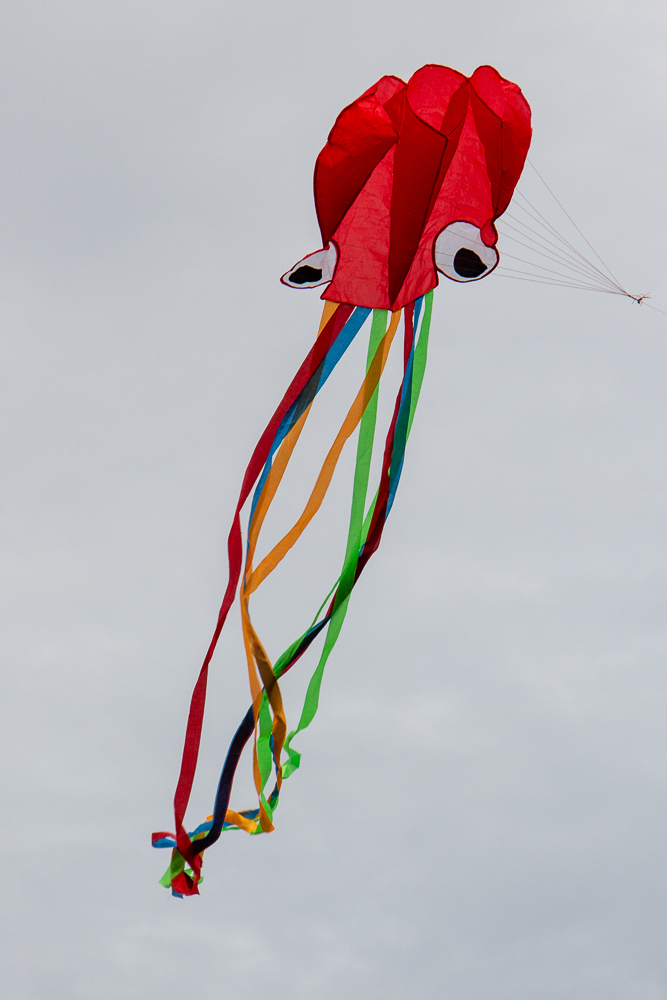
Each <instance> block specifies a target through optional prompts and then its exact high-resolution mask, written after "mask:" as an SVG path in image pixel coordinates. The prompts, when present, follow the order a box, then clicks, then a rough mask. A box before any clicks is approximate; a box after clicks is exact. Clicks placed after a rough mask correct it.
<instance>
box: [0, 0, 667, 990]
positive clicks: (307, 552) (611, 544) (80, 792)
mask: <svg viewBox="0 0 667 1000" xmlns="http://www.w3.org/2000/svg"><path fill="white" fill-rule="evenodd" d="M1 10H2V15H1V21H2V23H1V30H0V50H1V52H0V108H1V110H0V121H1V123H2V127H1V129H0V137H1V143H2V154H1V156H0V262H1V270H0V290H1V298H2V331H3V336H2V345H3V347H2V364H1V365H0V378H1V379H2V384H3V391H2V395H1V406H2V416H3V419H2V421H1V423H0V441H1V446H2V470H3V476H2V479H3V489H2V491H1V507H0V511H1V515H0V525H1V530H2V548H3V560H2V588H3V597H4V599H3V602H2V604H3V613H2V623H3V624H2V647H3V654H2V664H3V698H2V703H3V710H2V713H3V718H2V726H1V729H0V731H1V732H2V743H3V748H4V755H3V756H4V760H5V764H4V767H3V768H2V778H1V781H2V804H3V842H4V856H5V858H6V862H5V872H4V891H3V893H2V898H3V902H2V933H1V935H0V940H1V941H2V946H1V947H2V949H3V951H4V957H3V971H2V992H3V994H4V995H6V996H7V997H9V998H11V1000H153V998H156V997H160V998H161V1000H176V998H178V1000H181V998H182V997H184V996H187V997H193V998H194V997H197V998H200V1000H220V998H223V1000H227V998H230V1000H231V998H232V997H237V996H254V997H255V996H257V997H259V996H264V995H270V996H272V997H274V998H275V1000H341V998H344V1000H387V998H390V1000H394V998H396V1000H399V998H400V1000H413V998H420V1000H422V998H423V1000H523V998H525V1000H542V998H545V1000H546V998H549V1000H665V998H667V959H666V951H665V936H666V933H667V926H666V920H665V900H666V897H667V878H666V875H667V869H666V864H665V862H666V858H667V838H666V837H665V832H666V830H665V827H666V821H667V739H666V735H665V715H666V712H667V665H666V662H665V660H666V654H667V625H666V623H665V602H666V600H667V466H666V464H665V452H666V450H667V393H666V391H665V387H666V383H667V316H663V315H661V314H659V313H657V312H652V311H650V310H648V309H646V308H644V307H642V308H638V307H637V306H636V305H635V304H634V303H632V302H631V301H630V300H628V299H624V298H621V297H615V296H610V295H597V294H590V293H586V292H581V291H573V290H569V289H560V288H551V287H548V286H542V285H530V284H524V283H522V282H519V281H512V280H508V279H503V278H501V277H500V276H499V275H492V276H490V277H489V278H488V280H486V281H482V282H479V283H476V284H473V285H468V286H455V285H454V284H452V283H450V282H446V281H445V282H444V283H443V284H442V285H441V286H440V287H439V288H438V289H437V290H436V292H435V296H434V299H435V301H434V313H433V325H432V339H431V343H432V349H431V354H430V359H429V366H428V370H427V374H426V380H425V383H424V389H423V395H422V400H421V403H420V408H419V410H418V413H417V418H416V420H415V424H414V428H413V433H412V437H411V440H410V443H409V449H408V455H407V458H406V464H405V469H404V473H403V480H402V483H401V488H400V491H399V494H398V498H397V501H396V504H395V505H394V508H393V510H392V513H391V517H390V520H389V522H388V525H387V530H386V532H385V537H384V541H383V545H382V548H381V550H380V551H379V552H378V554H377V555H376V557H375V558H374V560H373V561H372V562H371V563H370V565H369V567H368V569H367V570H366V572H365V573H364V576H363V578H362V580H361V582H360V584H359V586H358V588H357V589H356V590H355V594H354V597H353V600H352V604H351V610H350V613H349V616H348V620H347V622H346V625H345V629H344V632H343V635H342V637H341V640H340V642H339V645H338V647H337V648H336V650H335V652H334V654H333V656H332V658H331V660H330V663H329V667H328V671H327V675H326V678H325V683H324V687H323V693H322V700H321V709H320V713H319V716H318V718H317V720H316V721H315V723H314V724H313V726H312V727H311V729H310V730H309V731H308V732H307V733H305V734H303V735H302V737H301V740H300V744H299V747H300V749H301V750H302V751H303V753H304V758H303V765H302V768H301V770H300V772H298V773H297V774H295V775H294V776H293V777H292V778H291V779H290V781H289V782H288V783H287V784H286V786H285V794H284V795H283V797H282V799H281V804H280V809H279V811H278V813H277V829H276V832H275V833H273V834H272V835H271V836H265V837H254V838H250V837H247V836H246V835H245V834H242V833H228V834H225V835H224V837H223V838H222V840H221V841H220V842H219V844H218V845H217V847H216V848H215V849H214V850H212V851H211V852H209V855H207V858H206V864H205V876H206V877H205V881H204V883H203V887H202V896H201V898H199V899H187V900H183V901H179V900H175V899H172V898H171V896H170V894H169V893H168V892H167V891H166V890H164V889H163V888H162V887H161V886H159V885H158V879H159V877H160V875H161V874H162V872H163V870H164V868H165V866H166V864H167V861H168V853H167V852H166V851H161V852H158V851H153V850H151V848H150V834H151V831H153V830H161V829H167V830H168V829H172V828H173V815H172V812H171V800H172V796H173V790H174V785H175V781H176V777H177V773H178V767H179V762H180V753H181V748H182V738H183V732H184V726H185V719H186V713H187V703H188V698H189V695H190V691H191V688H192V685H193V682H194V679H195V677H196V673H197V671H198V668H199V665H200V662H201V659H202V656H203V653H204V652H205V649H206V646H207V643H208V640H209V638H210V634H211V631H212V627H213V624H214V620H215V615H216V611H217V607H218V605H219V602H220V599H221V596H222V591H223V588H224V584H225V581H226V566H225V538H226V534H227V531H228V528H229V523H230V519H231V516H232V512H233V508H234V505H235V502H236V496H237V493H238V488H239V485H240V481H241V477H242V474H243V471H244V469H245V464H246V462H247V460H248V458H249V456H250V453H251V451H252V448H253V446H254V444H255V442H256V440H257V438H258V436H259V434H260V433H261V431H262V429H263V427H264V425H265V423H266V421H267V420H268V418H269V416H270V415H271V413H272V411H273V409H274V407H275V405H276V404H277V403H278V401H279V399H280V398H281V396H282V394H283V392H284V390H285V388H286V386H287V384H288V382H289V380H290V379H291V377H292V375H293V373H294V371H295V370H296V368H297V367H298V365H299V363H300V362H301V360H302V358H303V356H304V355H305V354H306V352H307V351H308V349H309V347H310V345H311V343H312V340H313V338H314V335H315V332H316V329H317V323H318V319H319V313H320V309H321V304H320V302H319V300H318V296H317V292H314V291H313V292H309V291H293V290H291V289H288V288H285V287H283V286H281V285H280V284H279V281H278V278H279V275H280V274H281V273H282V272H283V271H285V270H286V269H287V268H288V267H289V266H290V265H291V264H293V263H294V261H296V260H298V259H299V258H300V257H302V256H303V255H304V254H306V253H307V252H309V251H311V250H315V249H317V248H318V247H319V245H320V243H319V239H318V230H317V226H316V220H315V212H314V207H313V200H312V170H313V165H314V161H315V157H316V155H317V153H318V151H319V150H320V148H321V147H322V145H323V144H324V142H325V139H326V136H327V133H328V130H329V129H330V127H331V125H332V123H333V121H334V118H335V116H336V115H337V114H338V112H339V111H340V110H341V108H342V107H343V106H344V105H346V104H348V103H349V102H350V101H352V100H353V99H354V98H355V97H357V96H358V95H359V94H360V93H361V92H362V91H363V90H365V89H366V88H367V87H368V86H370V85H371V84H372V83H373V82H374V81H375V80H376V79H377V78H378V77H380V76H382V75H383V74H385V73H392V74H396V75H398V76H401V77H403V78H404V79H407V78H408V77H409V76H410V75H411V74H412V73H413V72H414V71H415V70H416V69H417V68H419V67H420V66H421V65H423V64H424V63H427V62H438V63H443V64H446V65H450V66H453V67H455V68H456V69H458V70H460V71H462V72H463V73H466V74H470V73H472V71H473V70H474V69H475V67H476V66H478V65H480V64H483V63H491V64H492V65H494V66H495V67H496V68H497V69H498V70H499V72H500V73H502V74H503V75H504V76H506V77H508V78H510V79H511V80H514V81H516V82H517V83H518V84H519V85H520V86H521V87H522V89H523V91H524V93H525V95H526V97H527V98H528V100H529V102H530V104H531V105H532V108H533V115H534V118H533V122H534V130H535V131H534V142H533V148H532V153H531V156H532V158H533V160H534V162H535V163H536V164H537V165H538V166H539V169H540V170H541V171H542V172H543V173H544V174H545V176H546V177H547V178H548V180H549V183H550V184H551V185H552V186H553V187H554V188H555V189H556V190H557V193H558V195H559V197H560V198H561V199H562V200H563V202H564V203H565V204H566V205H567V207H568V210H569V211H570V212H571V214H572V215H573V216H574V218H576V220H577V222H578V224H579V225H580V226H581V227H582V229H583V230H584V231H585V232H586V234H587V236H588V237H589V239H591V241H592V242H593V243H594V244H595V246H596V247H597V248H598V250H599V252H600V253H601V254H602V256H603V257H605V259H606V260H607V261H608V263H609V264H610V266H611V267H612V269H613V270H614V271H615V272H616V273H617V274H618V276H619V278H620V279H621V280H622V281H623V282H624V283H625V284H626V285H627V287H629V288H630V289H631V290H632V291H636V292H651V293H652V294H653V299H652V302H653V304H654V305H655V306H657V307H658V308H662V309H664V310H666V311H667V283H666V282H665V278H664V264H665V252H664V234H665V231H666V229H667V197H666V190H667V186H666V184H665V160H666V157H667V140H666V139H665V111H666V104H667V87H666V82H667V81H666V76H667V60H666V58H665V51H666V48H665V46H666V43H667V9H666V8H665V5H664V3H661V2H659V0H633V2H629V0H623V2H613V0H605V2H602V0H561V2H559V3H555V4H548V5H542V4H537V3H535V0H531V2H527V0H514V2H512V0H509V2H506V3H502V4H501V3H498V2H491V0H478V2H476V3H472V4H462V3H460V2H456V3H454V2H452V0H441V2H440V3H436V2H429V0H410V2H409V3H408V2H407V0H406V2H403V3H397V2H394V0H385V2H382V3H380V2H379V0H337V2H336V3H331V4H323V3H318V2H313V0H309V2H306V0H283V2H281V3H277V2H267V0H257V2H254V3H252V4H250V3H235V4H232V3H230V2H228V0H227V2H225V0H218V2H214V0H187V2H186V0H159V2H157V0H113V2H111V0H79V2H74V0H73V2H62V0H43V2H41V3H38V2H32V0H23V2H20V3H17V2H16V0H11V2H4V3H3V4H2V5H1ZM544 204H545V205H546V204H548V203H547V202H545V203H544ZM501 250H502V245H501ZM362 366H363V345H362V344H361V341H360V344H359V345H358V347H355V349H354V350H352V351H351V353H350V356H349V357H346V359H345V363H344V364H342V365H341V366H340V371H337V372H336V376H335V378H332V380H331V383H330V385H328V386H327V391H326V393H322V399H321V400H320V399H319V398H318V405H317V407H315V411H314V413H313V416H312V418H311V422H312V424H313V429H312V433H311V434H310V436H309V437H308V439H307V442H306V447H305V448H304V449H302V453H301V454H300V457H299V458H298V461H297V464H296V466H295V471H294V475H293V476H292V478H291V479H290V480H288V481H286V483H285V487H286V489H285V491H284V495H283V499H282V501H281V503H282V505H281V506H280V507H279V508H278V509H277V511H276V514H277V517H276V519H275V521H274V522H273V523H272V526H267V531H268V534H267V538H270V537H274V536H272V535H271V532H275V533H277V532H278V531H279V530H280V527H281V526H282V525H283V524H286V523H287V522H288V520H289V518H290V517H291V516H293V515H294V514H295V513H296V512H297V511H298V509H299V504H300V503H301V501H302V499H303V496H304V494H305V491H306V489H307V487H308V485H309V484H310V483H311V482H312V479H313V476H314V474H315V471H316V468H318V467H319V462H320V461H321V458H322V455H323V450H324V449H325V448H326V446H327V443H328V442H329V441H330V440H331V435H332V433H333V431H334V430H335V420H336V419H338V418H339V417H340V414H341V412H342V408H343V407H345V406H347V405H348V404H349V402H350V400H351V398H352V395H353V393H354V392H356V389H357V387H358V384H359V380H360V375H361V368H362ZM395 375H396V372H395V370H394V371H393V374H392V372H389V373H388V376H389V378H390V380H391V378H393V377H395ZM383 405H385V409H384V410H383V414H385V415H386V404H383ZM349 473H350V457H349V456H348V457H346V458H345V459H344V461H343V463H342V468H341V475H340V476H339V477H338V478H337V480H336V484H335V486H334V489H333V493H332V496H331V499H330V501H329V502H328V504H327V505H326V506H325V509H324V510H323V511H322V515H321V517H320V518H319V519H318V520H319V526H318V527H316V526H315V525H313V528H312V532H309V533H308V534H307V535H306V536H304V540H303V544H302V546H300V547H299V549H298V550H295V552H294V557H293V558H290V559H289V560H287V561H286V565H285V567H284V569H283V570H282V571H281V573H280V575H277V577H276V581H275V583H271V584H270V585H267V586H266V588H265V591H264V593H262V594H260V595H258V598H257V601H256V602H255V609H256V611H255V614H256V621H257V623H258V627H259V628H260V632H261V634H262V636H263V637H264V638H265V640H266V643H267V646H268V648H269V651H270V653H271V654H272V655H273V656H276V655H277V654H278V653H280V652H281V651H282V649H283V648H284V646H285V645H286V644H287V643H288V642H289V641H290V640H292V639H293V638H294V637H295V636H296V635H298V634H299V633H300V632H301V631H302V630H303V628H304V627H305V625H307V624H308V622H309V621H310V617H312V614H313V613H314V608H313V601H315V607H316V606H317V603H319V599H320V598H323V597H324V594H325V593H326V590H327V589H328V587H329V586H330V584H331V583H332V582H333V579H334V578H335V576H336V574H337V572H338V567H339V562H340V559H341V557H342V549H343V544H344V520H345V507H346V505H347V504H348V503H349V487H350V476H349ZM313 595H314V596H313ZM239 643H240V639H239V635H238V627H237V625H236V624H235V623H234V622H232V625H231V627H230V630H229V634H228V636H227V637H226V638H225V640H224V642H223V643H222V644H221V647H220V652H219V655H218V656H217V657H216V660H215V669H214V672H213V673H214V676H213V679H212V683H211V692H210V703H209V708H208V710H207V717H206V731H205V739H204V745H203V750H202V768H201V775H200V779H198V783H197V785H196V789H195V794H194V795H193V800H192V806H191V811H190V814H189V820H190V828H192V826H194V825H195V824H196V823H198V822H200V821H201V820H202V819H203V818H204V817H205V815H206V814H207V812H209V811H210V809H211V805H212V800H213V795H214V790H215V782H216V780H217V774H218V770H219V767H220V764H221V760H222V757H223V755H224V752H225V749H226V746H227V742H228V740H229V738H230V735H231V733H232V731H233V728H234V727H235V724H236V723H237V721H238V720H239V718H240V715H241V712H242V711H243V710H245V707H246V704H247V692H246V683H247V682H246V680H245V679H244V678H245V666H244V663H243V656H242V651H241V647H240V644H239ZM312 665H313V662H312V660H309V661H306V660H303V661H301V663H300V664H299V667H298V670H297V668H295V670H294V672H293V674H294V676H293V677H292V675H290V678H289V679H286V681H285V685H284V690H285V696H286V698H287V704H288V710H289V712H290V713H291V718H294V714H295V712H296V711H297V708H298V699H299V695H300V694H301V693H302V692H303V687H304V683H305V678H306V677H307V675H308V670H309V668H311V669H312ZM249 767H250V765H249V762H246V763H245V766H244V775H243V776H242V778H241V780H240V786H239V790H238V792H235V798H234V804H235V805H236V807H238V808H244V807H249V806H251V805H252V796H251V794H250V790H251V782H250V778H249Z"/></svg>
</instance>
